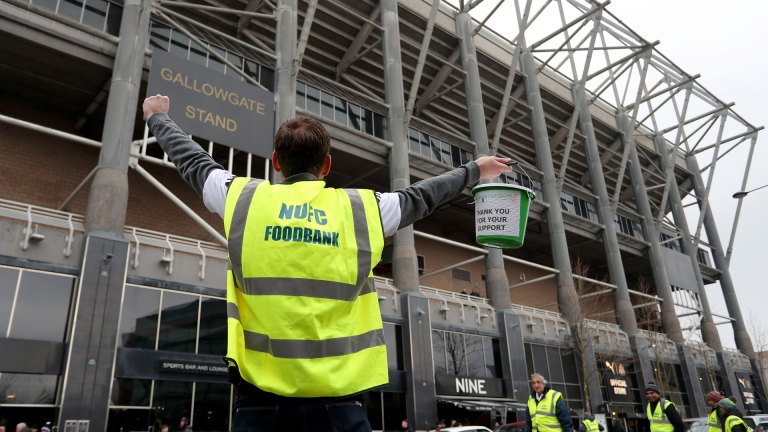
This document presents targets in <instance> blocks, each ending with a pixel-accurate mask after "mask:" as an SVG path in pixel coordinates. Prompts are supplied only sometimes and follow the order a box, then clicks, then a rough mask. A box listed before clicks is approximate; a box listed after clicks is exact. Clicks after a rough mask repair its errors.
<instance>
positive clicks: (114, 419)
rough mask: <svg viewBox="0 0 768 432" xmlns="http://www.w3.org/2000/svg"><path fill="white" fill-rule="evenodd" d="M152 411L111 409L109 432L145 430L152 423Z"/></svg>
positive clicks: (108, 424)
mask: <svg viewBox="0 0 768 432" xmlns="http://www.w3.org/2000/svg"><path fill="white" fill-rule="evenodd" d="M151 413H152V411H150V410H147V409H119V408H118V409H115V408H113V409H110V410H109V418H108V419H107V432H123V431H145V430H147V425H149V424H150V414H151ZM154 430H159V429H154Z"/></svg>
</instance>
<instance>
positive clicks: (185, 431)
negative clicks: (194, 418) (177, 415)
mask: <svg viewBox="0 0 768 432" xmlns="http://www.w3.org/2000/svg"><path fill="white" fill-rule="evenodd" d="M179 430H180V431H181V432H192V427H190V426H189V419H188V418H186V417H182V418H181V420H180V421H179Z"/></svg>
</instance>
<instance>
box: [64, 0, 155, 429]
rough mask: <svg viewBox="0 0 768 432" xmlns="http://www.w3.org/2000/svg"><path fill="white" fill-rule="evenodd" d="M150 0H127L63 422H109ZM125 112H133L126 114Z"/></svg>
mask: <svg viewBox="0 0 768 432" xmlns="http://www.w3.org/2000/svg"><path fill="white" fill-rule="evenodd" d="M150 8H151V2H149V1H142V0H126V1H125V3H124V6H123V16H122V19H121V24H120V41H119V43H118V46H117V54H116V56H115V62H114V68H113V71H112V81H111V84H110V89H109V98H108V101H107V110H106V116H105V119H104V131H103V133H102V139H101V140H102V147H101V151H100V153H99V164H98V167H97V169H96V172H95V175H94V178H93V182H92V183H91V189H90V194H89V197H88V207H87V213H86V215H85V229H86V240H85V247H84V251H83V261H82V267H81V269H80V282H79V285H78V287H77V290H76V303H75V310H74V313H73V315H74V323H73V324H72V332H71V335H70V340H69V344H68V354H67V358H66V366H65V368H64V370H65V371H66V372H65V376H64V380H63V389H62V393H61V409H60V410H59V418H58V419H57V424H58V428H59V429H60V430H64V425H65V422H66V420H85V419H87V420H89V421H90V427H91V428H92V429H93V430H106V427H107V414H108V412H109V395H110V387H111V383H112V368H113V364H114V356H115V344H116V335H117V324H118V317H119V316H120V300H121V298H122V293H123V286H124V281H125V275H126V272H127V268H128V258H127V257H128V246H129V244H128V242H127V241H126V240H125V239H123V236H122V232H123V228H124V227H125V217H126V211H127V208H128V163H129V159H130V149H131V141H132V135H133V129H134V118H135V116H134V113H135V112H136V107H137V106H138V99H139V86H140V85H141V75H142V71H143V65H144V52H145V50H146V48H147V42H148V39H149V16H150ZM126 113H130V114H129V115H126Z"/></svg>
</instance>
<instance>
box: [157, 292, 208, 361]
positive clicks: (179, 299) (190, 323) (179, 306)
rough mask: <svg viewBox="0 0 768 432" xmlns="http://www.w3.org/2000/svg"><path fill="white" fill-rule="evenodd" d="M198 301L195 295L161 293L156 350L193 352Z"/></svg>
mask: <svg viewBox="0 0 768 432" xmlns="http://www.w3.org/2000/svg"><path fill="white" fill-rule="evenodd" d="M198 303H199V298H198V296H195V295H189V294H181V293H175V292H170V291H165V292H164V293H163V306H162V314H161V315H160V338H159V340H158V342H157V349H158V350H160V351H182V352H192V353H193V352H195V339H196V337H195V336H196V334H197V313H198Z"/></svg>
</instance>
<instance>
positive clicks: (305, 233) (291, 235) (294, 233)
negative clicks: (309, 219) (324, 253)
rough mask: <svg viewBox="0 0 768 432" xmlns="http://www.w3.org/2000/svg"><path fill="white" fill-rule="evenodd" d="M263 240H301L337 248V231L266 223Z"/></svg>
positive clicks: (299, 241)
mask: <svg viewBox="0 0 768 432" xmlns="http://www.w3.org/2000/svg"><path fill="white" fill-rule="evenodd" d="M264 241H284V242H295V243H302V242H303V243H311V244H317V245H322V246H333V247H336V248H337V247H339V233H337V232H333V231H321V230H318V229H312V228H306V227H291V226H281V225H267V226H266V227H264Z"/></svg>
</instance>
